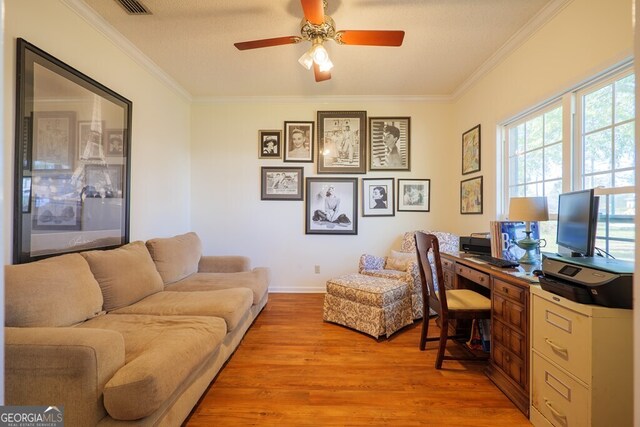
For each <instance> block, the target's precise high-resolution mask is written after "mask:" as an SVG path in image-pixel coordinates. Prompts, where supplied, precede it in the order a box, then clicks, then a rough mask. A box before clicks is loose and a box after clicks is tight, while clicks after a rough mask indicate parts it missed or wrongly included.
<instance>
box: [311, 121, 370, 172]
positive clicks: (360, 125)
mask: <svg viewBox="0 0 640 427" xmlns="http://www.w3.org/2000/svg"><path fill="white" fill-rule="evenodd" d="M366 136H367V112H366V111H318V173H366V172H367V163H366Z"/></svg>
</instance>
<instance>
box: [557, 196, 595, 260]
mask: <svg viewBox="0 0 640 427" xmlns="http://www.w3.org/2000/svg"><path fill="white" fill-rule="evenodd" d="M597 224H598V197H596V196H595V194H594V191H593V189H590V190H582V191H573V192H571V193H563V194H560V196H559V199H558V234H557V237H556V243H557V244H558V246H562V247H564V248H567V249H569V250H570V251H571V256H587V257H592V256H593V255H594V248H595V244H596V227H597Z"/></svg>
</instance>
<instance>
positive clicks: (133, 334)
mask: <svg viewBox="0 0 640 427" xmlns="http://www.w3.org/2000/svg"><path fill="white" fill-rule="evenodd" d="M78 327H81V328H98V329H108V330H114V331H118V332H120V333H121V334H122V336H123V338H124V350H125V365H124V366H123V367H122V368H120V369H119V370H118V372H116V374H115V375H114V376H113V377H112V378H111V379H110V380H109V382H108V383H107V384H106V386H105V388H104V406H105V408H106V410H107V412H108V413H109V415H111V417H112V418H114V419H116V420H136V419H139V418H143V417H146V416H148V415H150V414H152V413H153V412H154V411H156V410H157V409H158V408H159V407H160V406H161V405H162V404H163V403H164V402H165V401H166V400H167V399H169V398H170V397H171V395H172V394H173V393H174V391H175V390H177V389H179V388H180V386H181V384H182V383H183V382H184V381H185V380H186V379H187V377H189V375H190V374H191V373H192V372H193V371H194V370H197V369H200V368H201V366H202V364H203V363H205V361H206V360H207V359H208V358H210V357H212V354H213V353H214V352H215V351H217V350H218V348H219V347H220V344H221V343H222V341H223V340H224V337H225V334H226V332H227V328H226V324H225V322H224V320H223V319H221V318H218V317H205V316H149V315H135V314H106V315H104V316H98V317H95V318H93V319H91V320H89V321H87V322H84V323H83V324H81V325H79V326H78Z"/></svg>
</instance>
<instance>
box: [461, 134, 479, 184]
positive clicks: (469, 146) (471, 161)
mask: <svg viewBox="0 0 640 427" xmlns="http://www.w3.org/2000/svg"><path fill="white" fill-rule="evenodd" d="M480 148H481V147H480V125H477V126H475V127H473V128H471V129H469V130H468V131H466V132H465V133H463V134H462V175H466V174H469V173H474V172H480Z"/></svg>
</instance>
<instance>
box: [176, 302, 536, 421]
mask: <svg viewBox="0 0 640 427" xmlns="http://www.w3.org/2000/svg"><path fill="white" fill-rule="evenodd" d="M323 298H324V294H271V295H269V302H268V304H267V306H266V307H265V309H264V310H263V312H262V313H261V314H260V316H258V318H257V319H256V322H255V323H254V325H253V326H252V327H251V329H249V331H248V332H247V334H246V336H245V338H244V340H243V342H242V343H241V344H240V346H239V347H238V349H237V351H236V353H235V354H234V355H233V357H232V358H231V359H230V361H229V363H228V364H227V366H226V367H225V368H224V369H223V370H222V372H221V373H220V374H219V375H218V377H217V379H216V380H215V381H214V382H213V383H212V384H211V386H210V387H209V389H208V391H207V392H206V393H205V395H204V396H203V397H202V399H201V400H200V403H199V404H198V405H197V406H196V408H194V410H193V412H192V414H191V416H190V418H189V419H188V420H187V421H186V422H185V425H186V426H190V427H200V426H219V427H222V426H246V425H259V426H276V425H277V426H345V425H349V426H362V425H367V426H380V425H389V426H418V425H429V426H500V425H509V426H512V427H516V426H525V425H527V426H528V425H530V424H529V421H528V420H527V419H526V418H525V416H524V415H522V413H521V412H520V411H518V409H516V407H515V406H514V405H513V404H512V403H511V401H510V400H509V399H508V398H507V397H506V396H505V395H504V394H502V392H500V390H498V389H497V388H496V387H495V386H494V385H493V383H492V382H491V381H490V380H489V379H488V378H487V377H486V376H485V375H484V374H483V373H482V370H483V368H484V365H483V363H482V362H457V361H447V360H445V361H444V365H443V368H444V369H442V370H440V371H437V370H436V369H435V368H434V363H435V353H436V351H435V347H434V346H436V345H437V344H436V343H435V342H433V343H428V345H427V350H426V351H423V352H421V351H420V350H419V349H418V342H419V333H420V326H421V324H420V322H416V323H414V324H413V325H412V326H409V327H407V328H405V329H403V330H401V331H399V332H397V333H396V334H394V335H393V336H392V337H391V338H390V339H388V340H386V339H384V340H381V341H376V340H375V339H373V338H371V337H369V336H367V335H364V334H361V333H358V332H355V331H353V330H351V329H347V328H345V327H342V326H338V325H335V324H331V323H324V322H323V321H322V303H323ZM438 332H439V329H438V327H437V326H435V324H434V325H433V327H432V328H431V327H430V335H431V334H432V333H433V334H437V333H438ZM456 346H457V344H455V343H451V344H450V345H449V346H448V349H451V350H452V351H459V350H458V349H457V348H456Z"/></svg>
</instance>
